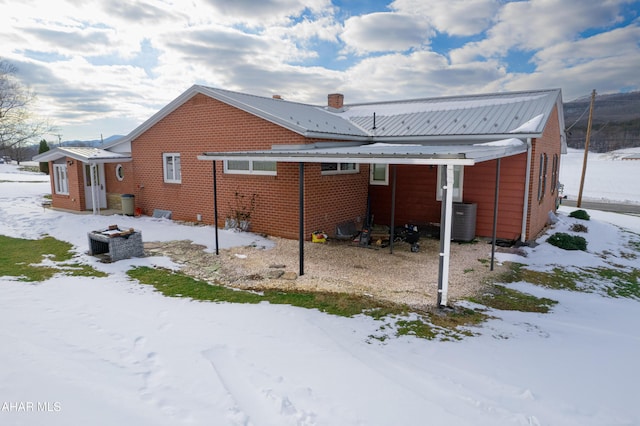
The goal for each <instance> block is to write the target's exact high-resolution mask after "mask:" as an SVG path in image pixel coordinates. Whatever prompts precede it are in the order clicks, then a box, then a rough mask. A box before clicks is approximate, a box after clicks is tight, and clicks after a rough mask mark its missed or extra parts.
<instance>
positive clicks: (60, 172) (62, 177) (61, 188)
mask: <svg viewBox="0 0 640 426" xmlns="http://www.w3.org/2000/svg"><path fill="white" fill-rule="evenodd" d="M53 185H54V187H55V190H56V194H60V195H69V177H68V175H67V165H66V164H54V165H53Z"/></svg>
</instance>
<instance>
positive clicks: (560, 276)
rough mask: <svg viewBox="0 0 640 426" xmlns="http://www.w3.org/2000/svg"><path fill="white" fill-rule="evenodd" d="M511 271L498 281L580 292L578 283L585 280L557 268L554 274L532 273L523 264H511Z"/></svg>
mask: <svg viewBox="0 0 640 426" xmlns="http://www.w3.org/2000/svg"><path fill="white" fill-rule="evenodd" d="M509 266H510V267H509V269H508V270H507V271H506V272H504V273H503V274H501V275H499V276H498V278H497V279H496V281H497V282H501V283H514V282H520V281H525V282H528V283H530V284H535V285H539V286H542V287H547V288H553V289H556V290H574V291H577V290H580V289H579V288H578V282H580V280H581V279H582V278H583V276H582V275H581V274H580V273H577V272H571V271H567V270H565V269H563V268H559V267H555V268H553V270H552V272H542V271H532V270H530V269H526V268H525V265H523V264H522V263H511V264H509Z"/></svg>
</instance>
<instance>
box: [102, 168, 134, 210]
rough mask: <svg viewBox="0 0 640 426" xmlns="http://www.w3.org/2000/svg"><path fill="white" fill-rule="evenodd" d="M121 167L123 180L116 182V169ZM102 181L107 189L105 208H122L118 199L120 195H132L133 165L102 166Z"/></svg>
mask: <svg viewBox="0 0 640 426" xmlns="http://www.w3.org/2000/svg"><path fill="white" fill-rule="evenodd" d="M118 165H121V166H122V170H123V174H124V178H123V179H122V180H118V178H117V177H116V167H117V166H118ZM104 179H105V184H106V188H107V208H109V209H120V208H122V205H121V203H120V202H119V198H120V196H121V195H122V194H133V190H134V188H135V182H134V175H133V164H132V163H131V162H123V163H107V164H105V165H104Z"/></svg>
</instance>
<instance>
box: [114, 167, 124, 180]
mask: <svg viewBox="0 0 640 426" xmlns="http://www.w3.org/2000/svg"><path fill="white" fill-rule="evenodd" d="M116 179H118V180H119V181H122V180H123V179H124V167H122V164H118V165H117V166H116Z"/></svg>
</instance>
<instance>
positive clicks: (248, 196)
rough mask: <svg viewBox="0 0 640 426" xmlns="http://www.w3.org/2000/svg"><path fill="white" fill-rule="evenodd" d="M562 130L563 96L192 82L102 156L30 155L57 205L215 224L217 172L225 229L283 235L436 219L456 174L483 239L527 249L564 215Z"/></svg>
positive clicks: (455, 198) (67, 151)
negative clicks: (267, 90)
mask: <svg viewBox="0 0 640 426" xmlns="http://www.w3.org/2000/svg"><path fill="white" fill-rule="evenodd" d="M563 129H564V123H563V112H562V97H561V92H560V90H559V89H554V90H538V91H526V92H512V93H498V94H487V95H473V96H458V97H445V98H431V99H416V100H407V101H394V102H377V103H367V104H352V105H347V104H344V97H343V96H342V95H340V94H332V95H329V96H328V105H327V106H315V105H308V104H301V103H295V102H290V101H286V100H283V99H281V98H280V97H279V96H274V97H272V98H267V97H259V96H253V95H248V94H243V93H238V92H231V91H227V90H221V89H214V88H209V87H204V86H199V85H195V86H192V87H191V88H190V89H188V90H187V91H185V92H184V93H183V94H181V95H180V96H179V97H177V98H176V99H175V100H173V101H172V102H171V103H169V104H168V105H167V106H165V107H164V108H163V109H161V110H160V111H159V112H157V113H156V114H155V115H153V116H152V117H151V118H149V119H148V120H147V121H145V122H144V123H142V124H141V125H140V126H139V127H137V128H136V129H134V130H133V131H132V132H131V133H130V134H129V135H127V136H126V137H124V138H122V139H120V140H118V141H116V142H114V143H112V144H110V145H108V146H106V147H105V148H104V149H97V148H72V147H63V148H55V149H53V150H51V151H48V152H46V153H43V154H40V155H38V156H36V157H34V160H35V161H49V162H50V170H52V173H51V176H52V179H51V189H52V206H53V207H54V208H62V209H68V210H75V211H81V210H92V209H93V210H94V211H95V210H96V209H101V208H108V209H116V210H117V209H120V208H121V204H120V203H121V201H120V200H121V195H122V194H132V195H133V196H134V197H135V198H134V199H135V207H136V212H139V213H141V214H147V215H152V214H153V213H154V211H159V210H162V211H165V212H171V217H172V218H173V219H176V220H185V221H194V222H196V221H201V222H203V223H208V224H212V223H213V222H214V213H216V212H214V193H213V186H214V176H213V167H212V165H213V164H216V165H217V167H216V174H215V178H216V179H215V180H216V188H217V191H216V194H215V196H216V200H215V201H216V205H217V207H218V211H217V213H219V214H218V223H217V224H218V226H223V225H224V222H225V218H228V217H237V216H242V214H243V213H250V223H251V230H252V231H255V232H261V233H266V234H270V235H274V236H281V237H285V238H297V237H298V236H299V235H300V233H302V234H303V235H305V236H306V237H305V238H309V235H310V233H311V232H312V231H315V230H324V231H325V232H327V233H328V234H329V235H333V234H334V233H335V230H336V226H337V225H338V224H340V223H343V222H349V221H350V222H354V223H355V224H356V225H357V226H361V225H362V222H363V221H364V220H365V219H366V217H367V211H368V210H367V209H368V206H369V208H370V213H371V214H373V216H374V218H375V222H376V223H380V224H387V225H390V224H391V223H392V221H393V223H395V224H396V225H398V224H404V223H416V224H424V223H439V222H440V221H441V216H442V212H443V210H442V206H443V203H442V201H441V200H442V187H443V186H444V185H446V182H447V177H448V176H449V177H452V179H453V181H452V182H450V183H451V184H452V185H449V188H451V187H452V186H453V190H452V191H451V197H452V199H451V202H452V203H457V202H460V203H467V204H469V203H471V204H475V205H476V206H477V213H476V219H475V221H476V227H475V234H476V235H478V236H486V237H488V236H491V235H492V233H495V236H496V237H497V238H500V239H508V240H517V239H521V240H523V241H525V240H528V239H531V238H534V237H535V236H536V235H537V234H538V233H539V232H540V231H541V230H542V229H543V228H544V226H545V224H546V222H547V218H548V212H549V211H555V208H556V205H555V202H556V196H557V185H558V176H559V175H558V171H559V167H560V154H561V153H564V152H565V151H566V147H565V135H564V130H563ZM300 164H304V185H303V190H304V200H303V201H304V212H303V213H304V223H303V226H302V232H300V229H299V228H298V225H297V224H298V222H299V219H300V215H299V208H300V177H301V174H300V170H301V169H300ZM498 166H499V167H498ZM497 170H499V182H496V176H498V175H497V173H496V171H497ZM498 188H499V197H498V200H497V204H495V201H496V200H495V194H496V192H497V189H498ZM392 198H393V199H395V205H392V203H391V200H392ZM454 205H455V204H454ZM494 205H497V207H498V208H497V209H495V208H494ZM496 212H499V220H497V221H496V216H495V215H496ZM392 216H393V218H392ZM392 219H393V220H392ZM494 223H497V227H496V228H495V229H494V227H493V224H494Z"/></svg>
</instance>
